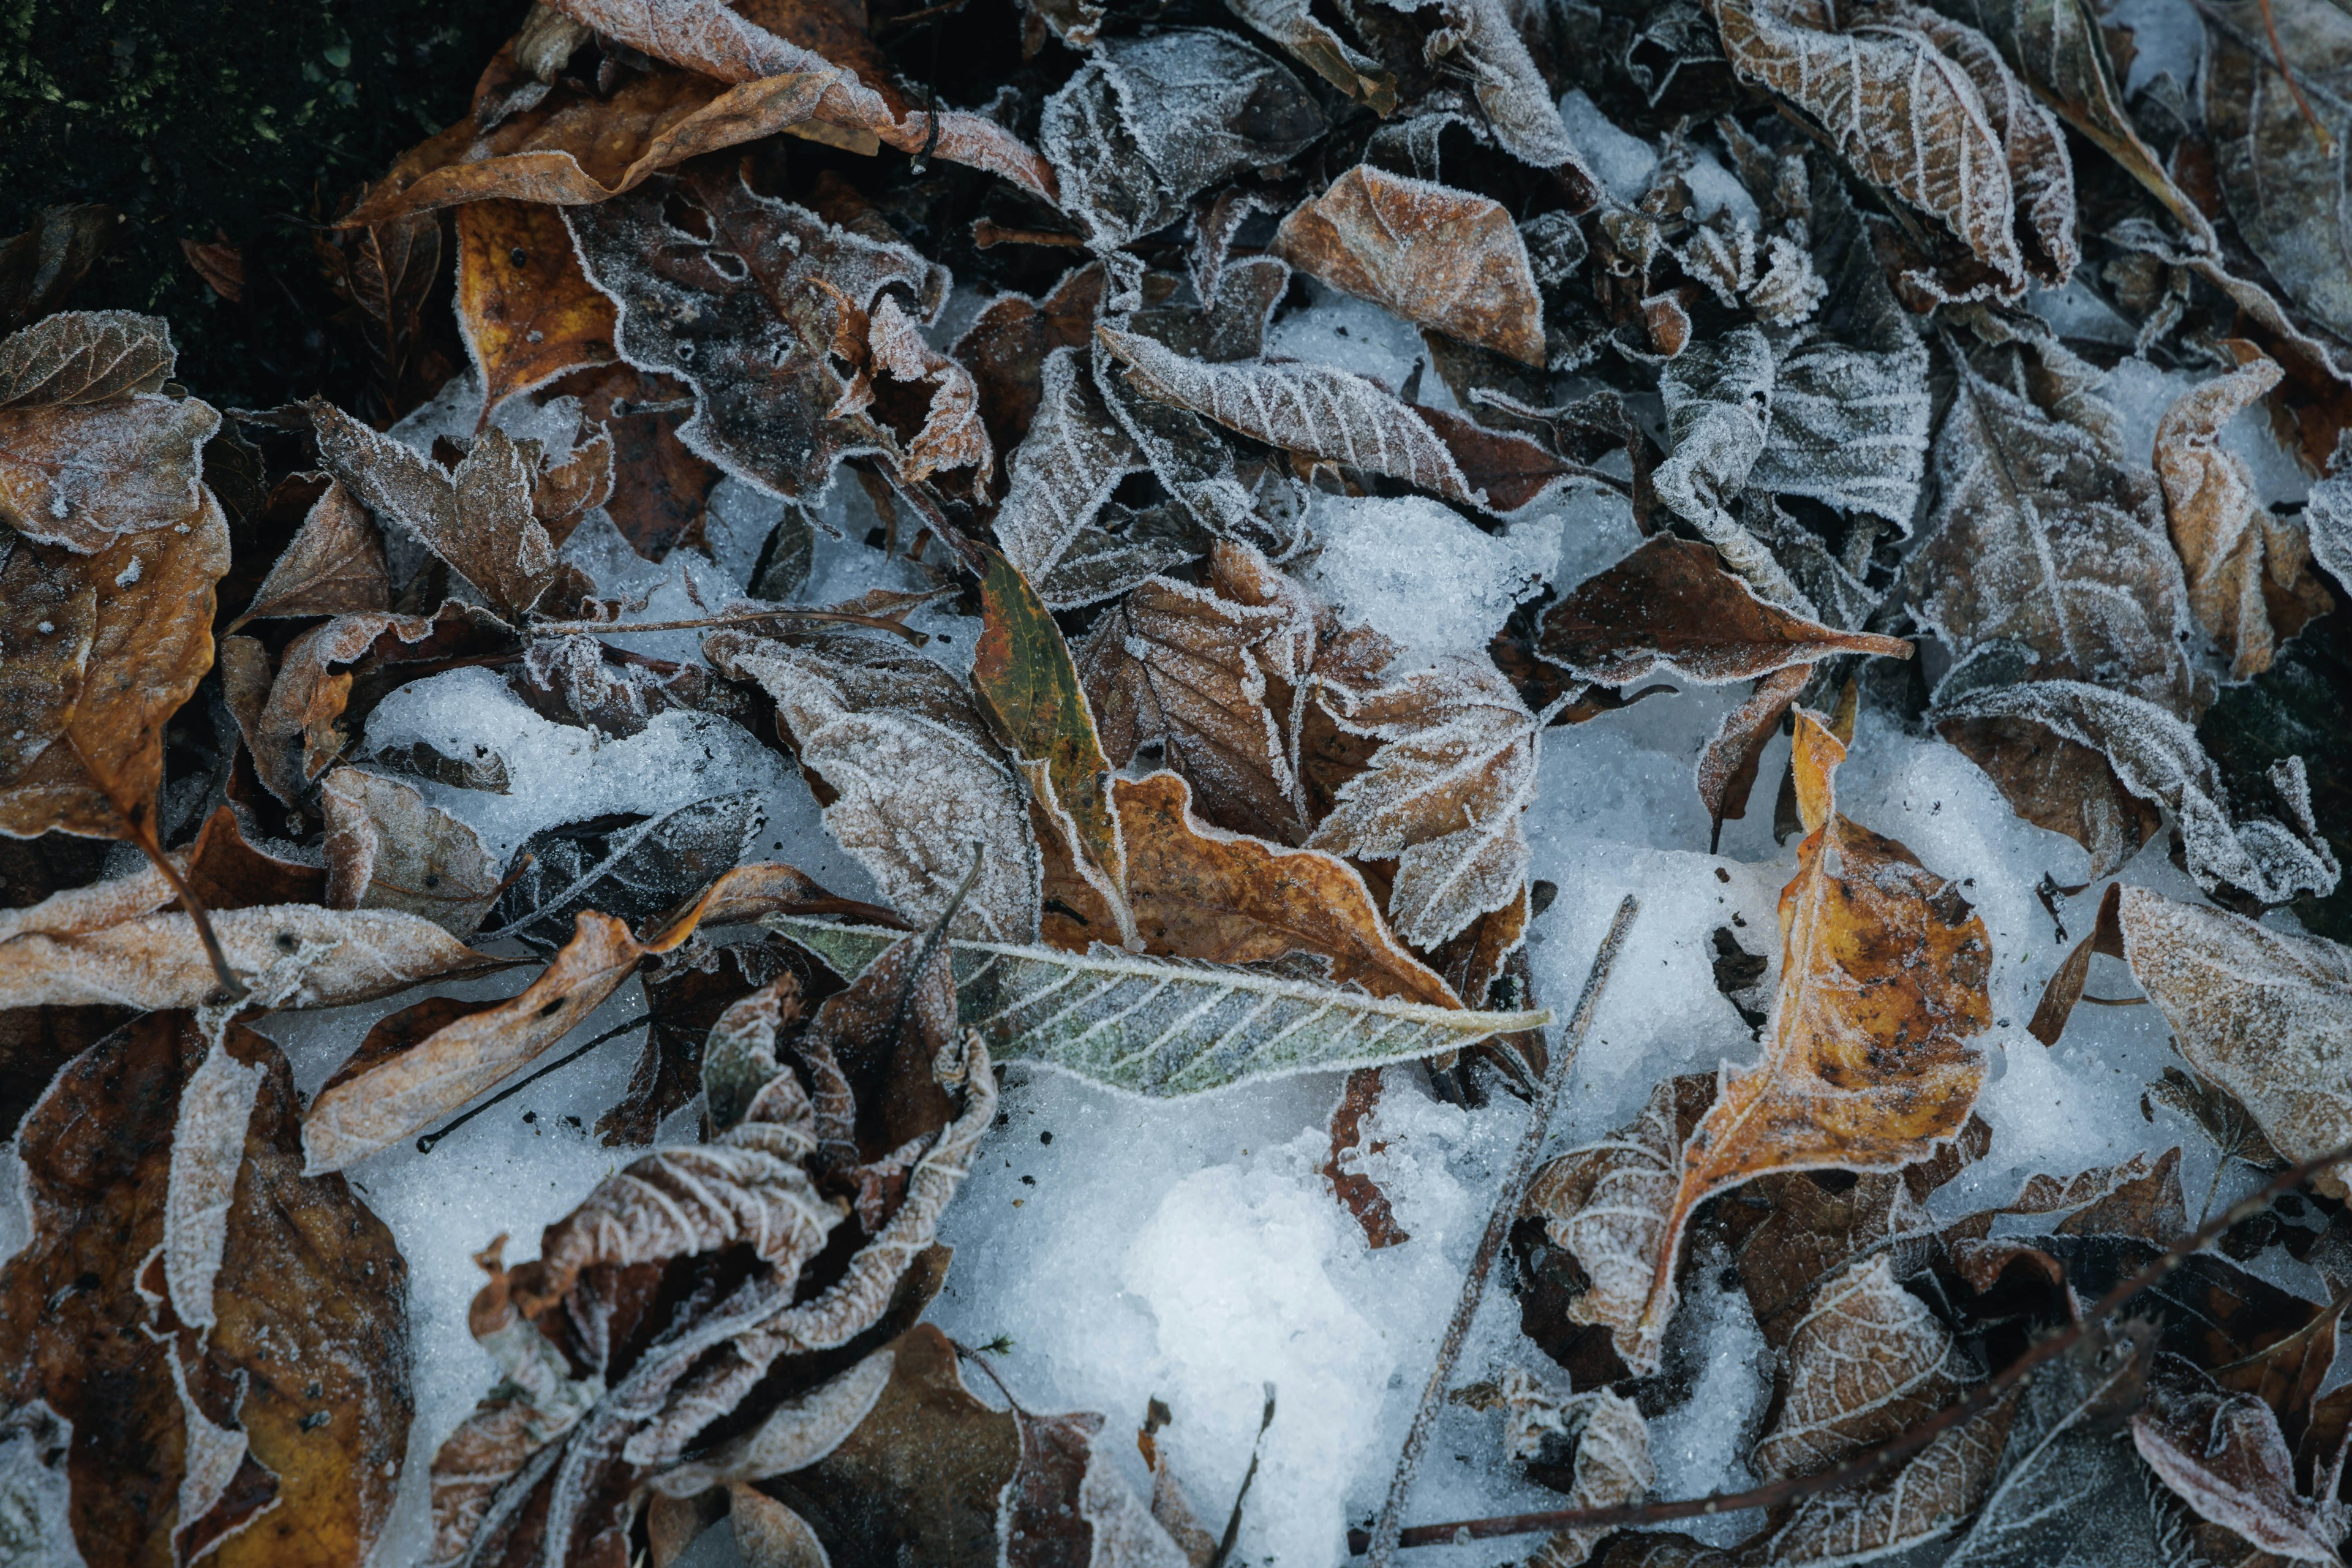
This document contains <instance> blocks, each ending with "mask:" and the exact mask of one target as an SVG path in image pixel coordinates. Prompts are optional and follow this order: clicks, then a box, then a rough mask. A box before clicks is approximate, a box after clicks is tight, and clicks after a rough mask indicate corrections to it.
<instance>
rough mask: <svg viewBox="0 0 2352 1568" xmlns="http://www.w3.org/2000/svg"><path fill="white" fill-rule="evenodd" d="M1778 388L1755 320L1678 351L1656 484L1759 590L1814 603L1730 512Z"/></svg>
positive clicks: (1665, 384) (1665, 394) (1758, 451)
mask: <svg viewBox="0 0 2352 1568" xmlns="http://www.w3.org/2000/svg"><path fill="white" fill-rule="evenodd" d="M1772 387H1773V363H1772V345H1771V342H1770V341H1769V339H1767V338H1766V337H1765V336H1764V334H1763V332H1762V331H1759V329H1757V328H1755V327H1752V326H1748V327H1737V328H1734V329H1733V330H1731V331H1727V332H1725V333H1724V334H1723V335H1722V336H1720V337H1718V338H1715V339H1713V340H1711V341H1710V342H1704V343H1700V344H1696V345H1695V346H1693V347H1692V348H1690V349H1689V350H1687V351H1685V353H1681V354H1678V355H1677V356H1675V359H1674V361H1673V362H1672V363H1669V364H1668V365H1667V366H1666V368H1665V369H1664V371H1663V372H1662V373H1661V374H1659V376H1658V395H1659V396H1660V397H1661V398H1662V399H1664V403H1665V408H1666V442H1667V454H1666V460H1665V461H1664V462H1663V463H1660V464H1659V465H1658V466H1657V468H1656V469H1655V470H1654V471H1653V473H1652V474H1651V476H1650V482H1651V484H1652V485H1653V486H1654V488H1655V489H1656V491H1657V496H1658V500H1661V501H1663V502H1664V504H1665V506H1666V508H1667V510H1670V511H1672V512H1673V513H1674V514H1675V516H1676V517H1678V518H1680V519H1682V520H1683V521H1685V522H1687V523H1689V524H1690V525H1691V526H1692V527H1693V528H1695V529H1696V530H1697V531H1699V533H1700V535H1701V536H1702V537H1704V538H1705V539H1706V540H1707V541H1708V542H1710V543H1712V544H1713V545H1714V546H1715V547H1716V548H1717V550H1719V551H1721V552H1723V559H1724V562H1725V563H1726V564H1727V565H1728V566H1730V568H1731V569H1732V570H1733V571H1734V572H1737V573H1738V574H1739V575H1741V576H1742V577H1745V578H1747V579H1748V582H1749V583H1750V584H1754V585H1755V588H1756V591H1757V592H1758V593H1759V594H1760V595H1764V596H1765V597H1767V598H1769V599H1772V600H1774V601H1776V602H1778V603H1780V604H1785V605H1791V606H1798V607H1802V608H1807V609H1810V608H1811V605H1809V604H1807V603H1806V600H1805V596H1804V595H1803V594H1802V593H1801V592H1799V591H1798V588H1797V585H1796V584H1795V583H1794V582H1792V581H1790V577H1789V574H1788V573H1787V571H1786V570H1784V569H1783V568H1782V567H1781V565H1780V563H1779V562H1777V561H1775V560H1774V559H1773V558H1772V555H1771V552H1769V551H1768V550H1766V549H1765V548H1764V546H1763V544H1762V542H1759V540H1758V539H1757V538H1756V537H1755V536H1754V535H1753V534H1751V533H1749V532H1748V531H1747V530H1746V529H1745V528H1743V527H1741V526H1740V523H1739V520H1738V518H1737V517H1735V516H1733V515H1732V513H1731V510H1730V506H1731V503H1732V502H1733V501H1734V500H1738V496H1739V494H1740V492H1741V491H1742V490H1743V489H1746V488H1747V484H1748V474H1749V472H1750V471H1751V470H1753V469H1754V468H1755V467H1756V463H1757V460H1758V459H1759V458H1761V457H1762V456H1763V455H1764V446H1765V440H1766V437H1767V436H1768V435H1769V432H1770V430H1771V426H1772Z"/></svg>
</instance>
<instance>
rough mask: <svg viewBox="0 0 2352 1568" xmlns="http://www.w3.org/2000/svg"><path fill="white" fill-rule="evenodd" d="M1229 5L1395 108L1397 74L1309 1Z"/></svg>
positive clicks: (1379, 108) (1381, 108) (1341, 84)
mask: <svg viewBox="0 0 2352 1568" xmlns="http://www.w3.org/2000/svg"><path fill="white" fill-rule="evenodd" d="M1226 9H1227V10H1230V11H1231V12H1233V14H1234V16H1238V17H1240V18H1241V19H1242V20H1243V21H1244V22H1246V23H1248V24H1249V25H1250V26H1252V27H1253V28H1255V29H1256V30H1257V31H1258V32H1259V33H1262V34H1264V35H1265V37H1269V38H1272V39H1273V40H1274V41H1275V42H1276V43H1277V44H1280V45H1281V46H1282V47H1284V48H1286V49H1287V50H1289V51H1290V58H1293V59H1295V60H1297V62H1298V63H1299V64H1301V65H1303V66H1305V67H1306V68H1307V69H1309V70H1311V71H1313V72H1314V73H1315V74H1316V75H1317V76H1319V77H1321V78H1322V79H1324V80H1325V81H1328V82H1329V83H1330V84H1331V85H1332V86H1333V87H1336V88H1338V89H1339V90H1340V91H1341V92H1344V93H1346V94H1347V95H1348V96H1349V98H1352V99H1354V100H1356V101H1357V102H1359V103H1360V104H1363V105H1364V106H1365V107H1366V108H1368V109H1370V110H1371V111H1372V112H1373V113H1375V114H1377V115H1379V116H1381V118H1382V119H1386V118H1387V117H1388V116H1389V115H1390V114H1391V113H1392V112H1393V111H1394V110H1395V109H1396V103H1397V91H1396V78H1395V76H1394V75H1393V74H1392V73H1391V72H1389V71H1387V70H1384V69H1382V68H1381V64H1380V62H1379V61H1377V60H1374V59H1371V58H1369V57H1367V56H1366V55H1364V54H1363V53H1361V52H1360V51H1359V50H1357V49H1355V48H1353V47H1349V44H1348V42H1347V40H1346V39H1344V38H1342V37H1339V34H1337V33H1336V32H1334V31H1332V30H1331V29H1330V28H1329V27H1328V26H1324V25H1323V24H1322V23H1321V22H1319V21H1318V20H1316V18H1315V16H1314V14H1313V11H1312V9H1311V7H1310V6H1309V5H1307V0H1238V3H1235V0H1228V4H1227V5H1226ZM1073 41H1074V42H1076V41H1078V40H1075V39H1074V40H1073Z"/></svg>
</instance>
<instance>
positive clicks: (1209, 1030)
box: [765, 915, 1551, 1099]
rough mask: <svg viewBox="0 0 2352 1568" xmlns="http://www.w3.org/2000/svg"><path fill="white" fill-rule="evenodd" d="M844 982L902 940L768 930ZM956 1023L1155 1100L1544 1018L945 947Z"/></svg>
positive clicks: (1010, 1052) (1108, 961) (1443, 1044)
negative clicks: (951, 965) (958, 1020)
mask: <svg viewBox="0 0 2352 1568" xmlns="http://www.w3.org/2000/svg"><path fill="white" fill-rule="evenodd" d="M765 923H766V924H767V925H768V926H770V927H771V928H772V929H773V930H775V931H782V933H783V934H784V935H786V936H788V937H791V938H792V939H793V941H794V942H799V943H800V944H801V945H802V946H803V947H806V948H807V949H809V950H810V951H811V952H814V953H815V954H816V955H817V956H818V957H820V958H822V959H824V962H825V963H829V964H831V965H832V966H833V967H834V968H835V970H837V971H839V972H840V973H842V974H844V975H854V974H856V973H857V972H858V971H859V970H861V969H863V968H865V967H866V964H867V963H871V962H872V961H873V960H874V959H875V957H876V956H877V955H878V954H879V953H880V952H882V951H883V949H885V948H887V947H888V946H889V945H890V944H891V943H892V942H897V941H898V939H899V938H900V937H902V936H903V935H905V934H906V933H905V932H903V931H879V930H876V929H873V928H871V927H866V926H845V925H833V924H829V923H827V922H826V921H815V920H808V919H805V918H803V917H800V916H786V915H779V916H775V917H772V918H771V919H770V920H769V921H766V922H765ZM950 954H951V957H952V960H953V963H954V967H955V983H956V1003H957V1011H958V1014H959V1016H960V1017H961V1022H962V1023H963V1025H964V1026H966V1027H968V1028H974V1029H978V1030H979V1031H980V1032H981V1035H982V1037H983V1038H984V1039H986V1040H987V1042H988V1048H989V1052H990V1054H991V1055H992V1056H993V1057H995V1058H996V1059H998V1060H999V1061H1029V1062H1036V1063H1038V1064H1040V1065H1042V1066H1045V1067H1049V1068H1058V1069H1059V1070H1061V1071H1063V1072H1067V1073H1074V1074H1076V1076H1078V1077H1080V1078H1083V1079H1087V1081H1088V1082H1090V1083H1098V1084H1103V1085H1105V1086H1107V1087H1108V1088H1111V1089H1124V1090H1126V1091H1127V1092H1128V1093H1129V1094H1140V1095H1146V1096H1150V1097H1152V1098H1155V1099H1160V1098H1172V1097H1174V1096H1177V1095H1181V1094H1198V1093H1201V1092H1202V1091H1204V1090H1208V1089H1232V1088H1234V1086H1236V1085H1239V1084H1243V1083H1249V1082H1253V1081H1255V1080H1256V1079H1265V1078H1277V1077H1280V1076H1282V1075H1284V1074H1286V1073H1297V1072H1319V1071H1324V1070H1328V1069H1330V1068H1353V1067H1368V1066H1371V1065H1373V1064H1376V1063H1380V1062H1389V1061H1400V1060H1402V1059H1404V1058H1411V1057H1425V1056H1429V1055H1432V1054H1433V1053H1435V1052H1438V1051H1452V1050H1460V1049H1461V1048H1462V1047H1465V1046H1470V1045H1475V1044H1476V1043H1477V1042H1478V1041H1480V1040H1484V1039H1487V1038H1490V1037H1494V1036H1496V1035H1507V1034H1513V1033H1516V1032H1517V1031H1518V1030H1521V1029H1533V1028H1539V1027H1541V1026H1543V1025H1546V1024H1549V1023H1550V1022H1551V1014H1550V1013H1549V1011H1540V1012H1533V1013H1473V1012H1467V1011H1457V1010H1454V1009H1451V1008H1445V1007H1430V1006H1423V1005H1418V1004H1415V1003H1409V1002H1390V1001H1384V1000H1382V999H1381V998H1380V997H1377V996H1372V995H1369V994H1366V993H1364V992H1361V991H1352V990H1340V989H1338V988H1336V987H1334V986H1329V985H1322V984H1316V983H1315V982H1313V981H1307V980H1293V979H1288V978H1286V977H1284V976H1283V975H1281V974H1279V973H1272V972H1269V971H1267V970H1264V969H1255V968H1245V967H1241V966H1237V965H1233V964H1223V963H1180V962H1175V961H1171V960H1169V959H1153V958H1129V957H1125V956H1121V955H1116V954H1111V953H1108V952H1101V951H1099V950H1098V951H1097V952H1092V953H1076V952H1060V951H1058V950H1056V949H1054V948H1046V947H1011V946H1006V945H1004V944H1003V943H999V942H952V943H950Z"/></svg>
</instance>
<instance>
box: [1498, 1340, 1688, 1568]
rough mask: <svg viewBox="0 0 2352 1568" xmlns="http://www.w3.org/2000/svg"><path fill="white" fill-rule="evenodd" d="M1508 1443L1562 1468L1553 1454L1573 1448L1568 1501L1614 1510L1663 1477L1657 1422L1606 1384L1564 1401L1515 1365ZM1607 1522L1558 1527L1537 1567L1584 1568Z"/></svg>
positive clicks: (1537, 1556)
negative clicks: (1653, 1433) (1654, 1435)
mask: <svg viewBox="0 0 2352 1568" xmlns="http://www.w3.org/2000/svg"><path fill="white" fill-rule="evenodd" d="M1502 1397H1503V1402H1504V1405H1505V1406H1506V1408H1507V1412H1508V1413H1507V1415H1506V1416H1505V1418H1504V1429H1503V1448H1504V1451H1505V1453H1507V1455H1509V1456H1510V1457H1511V1458H1515V1459H1530V1460H1540V1461H1542V1462H1543V1463H1544V1464H1545V1466H1546V1468H1549V1469H1550V1470H1552V1471H1554V1472H1557V1471H1558V1469H1559V1468H1560V1465H1561V1461H1559V1460H1558V1459H1556V1458H1554V1457H1553V1456H1554V1455H1555V1453H1557V1452H1559V1450H1561V1449H1564V1448H1566V1447H1569V1446H1570V1445H1572V1446H1573V1447H1574V1454H1575V1457H1574V1458H1573V1459H1572V1460H1569V1461H1567V1465H1568V1469H1569V1477H1570V1479H1569V1486H1568V1506H1569V1507H1570V1508H1614V1507H1617V1506H1619V1505H1621V1504H1623V1503H1629V1502H1637V1501H1639V1500H1641V1499H1642V1497H1643V1494H1644V1493H1646V1492H1648V1491H1649V1489H1650V1488H1651V1487H1652V1486H1653V1485H1654V1483H1655V1482H1656V1480H1657V1468H1656V1466H1654V1464H1653V1463H1652V1462H1651V1459H1650V1426H1649V1423H1648V1422H1646V1421H1644V1420H1643V1418H1642V1412H1641V1408H1640V1407H1639V1406H1638V1405H1635V1404H1634V1403H1633V1401H1632V1400H1630V1399H1627V1398H1625V1397H1623V1396H1622V1395H1621V1394H1613V1393H1612V1392H1610V1391H1609V1390H1608V1389H1606V1388H1600V1389H1594V1390H1592V1391H1591V1393H1587V1394H1574V1395H1571V1396H1570V1397H1569V1398H1567V1399H1565V1400H1562V1399H1559V1398H1558V1397H1556V1396H1554V1395H1553V1394H1551V1393H1550V1392H1549V1390H1547V1389H1545V1388H1543V1387H1542V1386H1541V1385H1540V1384H1538V1383H1537V1382H1536V1381H1535V1380H1534V1379H1533V1378H1531V1377H1529V1376H1528V1374H1527V1373H1524V1372H1522V1371H1520V1370H1519V1369H1518V1368H1517V1367H1514V1368H1512V1369H1511V1370H1510V1371H1508V1372H1507V1373H1504V1374H1503V1384H1502ZM1609 1533H1610V1531H1608V1529H1607V1528H1606V1527H1600V1528H1596V1527H1594V1526H1591V1525H1576V1526H1571V1527H1570V1528H1569V1529H1567V1530H1563V1531H1555V1532H1554V1533H1553V1534H1552V1535H1551V1537H1550V1538H1549V1540H1547V1541H1545V1542H1544V1543H1543V1544H1542V1545H1540V1546H1538V1547H1537V1548H1536V1550H1535V1552H1534V1554H1533V1555H1532V1556H1530V1557H1529V1558H1528V1563H1530V1564H1531V1565H1533V1568H1577V1565H1578V1564H1579V1563H1583V1562H1584V1561H1585V1560H1586V1559H1587V1558H1589V1557H1591V1555H1592V1549H1593V1547H1594V1546H1595V1545H1597V1544H1599V1542H1600V1541H1601V1537H1603V1536H1604V1535H1607V1534H1609Z"/></svg>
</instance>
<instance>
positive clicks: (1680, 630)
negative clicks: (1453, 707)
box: [1536, 533, 1911, 686]
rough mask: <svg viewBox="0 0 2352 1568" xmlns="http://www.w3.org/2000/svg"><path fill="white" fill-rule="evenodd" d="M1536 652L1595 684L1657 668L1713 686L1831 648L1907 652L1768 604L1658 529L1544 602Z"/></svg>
mask: <svg viewBox="0 0 2352 1568" xmlns="http://www.w3.org/2000/svg"><path fill="white" fill-rule="evenodd" d="M1536 651H1537V652H1538V654H1539V655H1540V656H1541V657H1543V658H1547V659H1549V660H1550V661H1551V662H1553V663H1555V664H1557V665H1559V666H1560V667H1561V668H1564V669H1567V670H1568V671H1569V672H1570V673H1571V674H1573V675H1575V676H1576V677H1577V678H1578V679H1580V680H1590V681H1594V682H1597V683H1599V684H1601V685H1603V686H1627V685H1631V684H1632V683H1633V682H1634V681H1637V680H1640V679H1643V678H1644V677H1646V676H1650V675H1653V674H1655V673H1657V672H1659V671H1669V672H1671V673H1673V674H1675V675H1679V676H1681V677H1683V678H1684V679H1687V680H1696V681H1700V682H1704V683H1706V684H1710V685H1720V684H1722V683H1724V682H1726V681H1732V680H1751V679H1756V678H1758V677H1759V676H1765V675H1769V674H1771V673H1772V672H1773V671H1775V670H1780V669H1786V668H1790V666H1793V665H1811V664H1816V663H1819V662H1820V661H1821V660H1822V659H1824V658H1830V657H1831V656H1832V655H1834V654H1842V653H1843V654H1879V655H1884V656H1885V657H1888V658H1910V657H1911V645H1910V644H1909V643H1906V642H1905V641H1904V640H1903V639H1902V638H1900V637H1879V636H1876V635H1875V634H1873V633H1867V632H1841V631H1836V630H1833V629H1832V628H1831V627H1829V626H1819V625H1816V624H1815V623H1813V622H1812V621H1810V620H1807V619H1806V618H1804V617H1803V616H1798V615H1794V614H1791V613H1790V611H1788V610H1785V609H1782V608H1780V606H1779V605H1772V604H1768V603H1766V602H1765V601H1764V600H1762V599H1760V598H1759V597H1757V595H1756V594H1755V592H1754V590H1753V589H1751V588H1750V587H1749V586H1748V584H1746V583H1744V582H1742V581H1740V579H1738V577H1735V576H1733V575H1732V574H1730V573H1728V572H1727V571H1725V570H1724V569H1723V565H1722V563H1721V560H1720V558H1719V557H1718V556H1717V552H1716V551H1715V549H1714V547H1713V546H1711V545H1706V544H1700V543H1696V542H1692V541H1690V540H1685V539H1676V538H1675V536H1674V535H1672V534H1665V533H1662V534H1660V535H1658V536H1657V537H1655V538H1654V539H1651V540H1649V541H1648V542H1645V543H1643V545H1642V546H1641V547H1640V548H1639V549H1637V550H1635V551H1634V552H1633V553H1632V554H1630V555H1628V556H1626V557H1625V558H1624V559H1623V560H1622V561H1620V562H1618V563H1617V564H1615V565H1614V566H1612V567H1611V568H1609V570H1608V571H1606V572H1603V573H1601V574H1598V575H1595V576H1592V577H1588V578H1586V579H1585V580H1584V581H1583V582H1582V583H1580V584H1578V585H1577V588H1576V591H1575V592H1574V593H1572V594H1570V595H1568V596H1567V597H1566V598H1564V599H1562V600H1560V601H1559V603H1558V604H1556V605H1552V606H1551V608H1549V610H1547V611H1545V612H1544V619H1543V631H1542V636H1541V637H1540V639H1539V640H1538V643H1537V645H1536Z"/></svg>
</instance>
